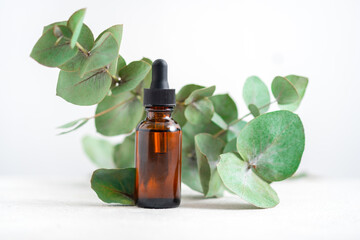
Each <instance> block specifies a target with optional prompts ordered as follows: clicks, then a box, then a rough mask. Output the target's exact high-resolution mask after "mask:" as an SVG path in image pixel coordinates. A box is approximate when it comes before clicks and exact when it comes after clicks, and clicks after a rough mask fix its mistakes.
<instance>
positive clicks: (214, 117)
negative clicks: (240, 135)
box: [211, 112, 228, 129]
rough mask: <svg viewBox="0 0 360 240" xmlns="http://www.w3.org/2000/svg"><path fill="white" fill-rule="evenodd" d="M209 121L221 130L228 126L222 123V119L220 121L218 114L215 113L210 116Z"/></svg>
mask: <svg viewBox="0 0 360 240" xmlns="http://www.w3.org/2000/svg"><path fill="white" fill-rule="evenodd" d="M211 121H212V122H213V123H215V124H216V125H218V126H219V127H220V128H222V129H227V127H228V125H227V123H226V122H225V121H224V119H222V117H221V116H220V115H219V114H217V113H216V112H214V115H213V116H212V118H211Z"/></svg>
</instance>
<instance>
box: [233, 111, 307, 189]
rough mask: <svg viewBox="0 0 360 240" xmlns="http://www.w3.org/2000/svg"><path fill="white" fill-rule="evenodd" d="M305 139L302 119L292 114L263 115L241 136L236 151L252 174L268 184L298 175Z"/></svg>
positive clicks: (243, 131)
mask: <svg viewBox="0 0 360 240" xmlns="http://www.w3.org/2000/svg"><path fill="white" fill-rule="evenodd" d="M304 146H305V135H304V128H303V125H302V123H301V120H300V118H299V117H298V116H297V115H296V114H294V113H292V112H289V111H276V112H271V113H266V114H263V115H260V116H259V117H257V118H255V119H253V120H252V121H250V122H249V123H248V124H247V125H246V126H245V127H244V128H243V129H242V130H241V132H240V134H239V137H238V139H237V149H238V151H239V153H240V155H241V157H242V158H243V159H244V161H246V162H248V163H249V164H250V165H251V168H252V169H253V171H254V172H255V173H256V174H257V175H258V176H260V177H261V178H262V179H264V180H265V181H267V182H273V181H281V180H284V179H286V178H288V177H290V176H291V175H293V174H294V173H295V171H296V170H297V168H298V166H299V164H300V160H301V156H302V154H303V152H304Z"/></svg>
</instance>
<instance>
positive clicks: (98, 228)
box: [0, 177, 360, 240]
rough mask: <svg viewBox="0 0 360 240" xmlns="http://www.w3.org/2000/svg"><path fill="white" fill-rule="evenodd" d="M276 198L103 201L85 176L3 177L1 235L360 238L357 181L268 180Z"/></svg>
mask: <svg viewBox="0 0 360 240" xmlns="http://www.w3.org/2000/svg"><path fill="white" fill-rule="evenodd" d="M273 187H274V188H275V189H276V190H277V192H278V194H279V196H280V199H281V203H280V204H279V205H278V206H277V207H275V208H273V209H256V208H254V207H252V206H251V205H248V204H246V203H244V202H242V201H241V200H240V199H239V198H238V197H236V196H233V195H226V196H225V197H224V198H221V199H202V198H201V196H200V195H199V194H197V193H195V192H193V191H191V190H189V189H188V188H186V187H183V197H182V204H181V207H179V208H176V209H166V210H152V209H140V208H137V207H123V206H111V205H107V204H104V203H102V202H101V201H100V200H98V199H97V197H96V195H95V193H94V192H92V190H91V189H90V186H89V183H88V179H86V178H84V179H64V178H46V179H44V178H43V179H41V178H36V179H34V178H16V177H1V178H0V239H4V240H7V239H37V240H40V239H146V240H147V239H195V237H199V238H201V237H206V239H221V238H224V239H274V238H276V237H279V238H278V239H290V238H291V239H309V238H312V239H359V238H360V217H359V215H360V205H359V203H360V193H359V189H360V180H344V179H318V178H303V179H293V180H288V181H285V182H282V183H276V184H273Z"/></svg>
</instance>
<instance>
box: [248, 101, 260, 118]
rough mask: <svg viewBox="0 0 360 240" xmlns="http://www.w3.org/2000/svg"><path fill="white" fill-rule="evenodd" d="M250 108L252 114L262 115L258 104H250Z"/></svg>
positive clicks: (255, 115)
mask: <svg viewBox="0 0 360 240" xmlns="http://www.w3.org/2000/svg"><path fill="white" fill-rule="evenodd" d="M248 108H249V110H250V112H251V114H252V115H253V116H254V117H257V116H259V115H260V110H259V109H258V108H257V106H256V105H254V104H249V106H248Z"/></svg>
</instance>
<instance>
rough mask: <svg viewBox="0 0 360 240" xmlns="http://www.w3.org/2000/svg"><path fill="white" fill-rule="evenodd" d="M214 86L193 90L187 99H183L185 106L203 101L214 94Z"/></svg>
mask: <svg viewBox="0 0 360 240" xmlns="http://www.w3.org/2000/svg"><path fill="white" fill-rule="evenodd" d="M215 88H216V87H215V86H211V87H207V88H200V89H197V90H194V91H193V92H192V93H191V94H190V95H189V97H187V98H186V99H185V105H188V104H190V103H193V102H196V101H197V100H200V99H203V98H205V97H210V96H211V95H213V93H214V92H215Z"/></svg>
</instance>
